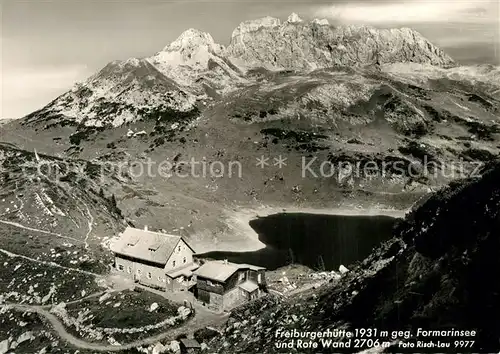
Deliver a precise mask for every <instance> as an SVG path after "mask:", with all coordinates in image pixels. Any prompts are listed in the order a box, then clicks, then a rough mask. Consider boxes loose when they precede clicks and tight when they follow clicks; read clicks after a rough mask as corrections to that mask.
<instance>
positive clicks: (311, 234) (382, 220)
mask: <svg viewBox="0 0 500 354" xmlns="http://www.w3.org/2000/svg"><path fill="white" fill-rule="evenodd" d="M397 220H398V219H396V218H393V217H389V216H351V215H322V214H305V213H280V214H275V215H270V216H266V217H260V218H258V219H254V220H252V221H251V222H250V226H251V227H252V228H253V229H254V230H255V231H256V232H257V234H258V235H259V240H260V241H262V242H263V243H264V244H266V247H265V248H263V249H261V250H258V251H254V252H209V253H205V254H202V255H199V257H201V258H210V259H227V260H229V261H230V262H235V263H250V264H255V265H259V266H262V267H266V268H267V269H269V270H274V269H276V268H279V267H282V266H285V265H289V264H291V263H299V264H302V265H305V266H308V267H310V268H313V269H320V270H323V269H324V270H337V269H338V267H339V265H341V264H343V265H345V266H348V265H349V264H352V263H354V262H356V261H358V260H363V259H364V258H365V257H367V256H368V255H369V254H370V252H371V251H372V249H373V248H374V247H377V246H378V245H380V243H381V242H382V241H384V240H387V239H389V238H390V237H391V236H392V228H393V226H394V224H395V222H396V221H397Z"/></svg>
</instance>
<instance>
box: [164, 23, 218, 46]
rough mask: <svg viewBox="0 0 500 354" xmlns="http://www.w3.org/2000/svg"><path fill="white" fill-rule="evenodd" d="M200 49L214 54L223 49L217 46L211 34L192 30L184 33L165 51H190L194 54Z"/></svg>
mask: <svg viewBox="0 0 500 354" xmlns="http://www.w3.org/2000/svg"><path fill="white" fill-rule="evenodd" d="M200 47H206V48H208V49H211V50H212V51H214V52H218V51H219V50H220V49H221V45H219V44H216V43H215V41H214V39H213V38H212V36H211V35H210V33H206V32H202V31H200V30H197V29H194V28H190V29H188V30H186V31H184V32H183V33H182V34H181V35H180V36H179V37H178V38H177V39H176V40H175V41H173V42H172V43H170V44H169V45H167V46H166V47H165V48H164V49H163V51H165V52H173V51H189V52H193V51H195V50H196V49H198V48H200Z"/></svg>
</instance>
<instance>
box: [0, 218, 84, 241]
mask: <svg viewBox="0 0 500 354" xmlns="http://www.w3.org/2000/svg"><path fill="white" fill-rule="evenodd" d="M0 223H2V224H6V225H10V226H14V227H18V228H20V229H25V230H28V231H34V232H39V233H42V234H46V235H51V236H55V237H60V238H65V239H67V240H71V241H74V242H79V243H82V242H83V241H82V240H79V239H77V238H74V237H70V236H63V235H61V234H56V233H54V232H50V231H45V230H40V229H35V228H33V227H29V226H24V225H21V224H19V223H17V222H13V221H7V220H0Z"/></svg>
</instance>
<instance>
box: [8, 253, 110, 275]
mask: <svg viewBox="0 0 500 354" xmlns="http://www.w3.org/2000/svg"><path fill="white" fill-rule="evenodd" d="M0 252H1V253H3V254H5V255H7V256H8V257H11V258H22V259H26V260H28V261H30V262H35V263H39V264H44V265H47V266H50V267H56V268H61V269H65V270H69V271H72V272H77V273H82V274H86V275H91V276H94V277H102V275H101V274H97V273H92V272H87V271H85V270H81V269H76V268H70V267H65V266H62V265H60V264H57V263H55V262H48V261H40V260H38V259H35V258H31V257H28V256H23V255H22V254H16V253H12V252H9V251H7V250H4V249H1V248H0Z"/></svg>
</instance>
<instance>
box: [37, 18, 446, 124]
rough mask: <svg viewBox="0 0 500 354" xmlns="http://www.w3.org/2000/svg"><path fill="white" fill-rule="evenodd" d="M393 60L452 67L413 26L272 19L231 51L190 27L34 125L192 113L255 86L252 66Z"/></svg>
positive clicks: (241, 36)
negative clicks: (167, 112) (144, 112)
mask: <svg viewBox="0 0 500 354" xmlns="http://www.w3.org/2000/svg"><path fill="white" fill-rule="evenodd" d="M394 62H416V63H425V64H433V65H441V66H447V65H451V64H453V60H452V59H451V58H450V57H449V56H447V55H446V54H445V53H444V52H443V51H441V50H440V49H438V48H437V47H435V46H434V45H432V44H431V43H430V42H429V41H427V40H426V39H425V38H423V37H422V36H421V35H420V34H419V33H417V32H415V31H413V30H410V29H407V28H403V29H391V30H378V29H375V28H372V27H366V26H341V27H334V26H330V25H329V23H328V21H327V20H317V19H316V20H313V21H311V22H305V21H303V20H302V19H301V18H300V17H299V16H298V15H297V14H292V15H290V17H289V18H288V20H287V21H285V22H283V23H281V21H280V20H279V19H277V18H272V17H265V18H262V19H259V20H254V21H246V22H243V23H241V24H240V25H239V26H238V27H237V28H236V29H235V30H234V31H233V33H232V37H231V42H230V44H229V46H228V47H227V48H224V46H222V45H220V44H217V43H215V41H214V39H213V38H212V36H211V35H210V34H208V33H204V32H201V31H198V30H195V29H188V30H187V31H185V32H184V33H182V34H181V35H180V36H179V37H178V38H177V39H176V40H175V41H173V42H172V43H171V44H169V45H167V46H166V47H165V48H163V50H161V51H160V52H158V53H156V54H154V55H153V56H151V57H149V58H145V59H135V58H132V59H128V60H125V61H115V62H112V63H110V64H108V65H107V66H106V67H105V68H103V69H102V70H101V71H100V72H99V73H97V74H96V75H94V76H92V77H91V78H89V79H88V80H87V81H85V82H84V83H82V84H78V85H76V86H75V87H74V88H73V89H72V90H71V91H69V92H67V93H65V94H63V95H62V96H60V97H59V98H57V99H56V100H54V101H53V102H51V103H50V104H49V105H47V106H46V107H44V108H43V109H42V110H40V111H37V112H35V113H33V114H31V115H30V116H29V117H28V121H33V120H40V119H41V120H48V119H52V120H54V119H56V120H61V119H62V120H65V119H69V120H70V121H73V122H77V123H83V124H85V125H87V126H106V125H113V126H119V125H122V124H124V123H126V122H131V121H136V120H138V119H142V118H143V115H142V114H141V111H142V110H144V109H145V108H150V109H153V110H155V111H159V110H160V111H161V110H163V109H168V110H178V111H181V112H186V111H189V110H192V109H194V107H195V106H196V104H197V102H206V101H207V100H210V99H214V98H217V97H219V95H221V94H226V93H228V92H231V91H234V90H236V89H238V88H240V87H241V86H245V85H248V84H252V83H254V81H253V80H252V79H251V78H249V77H247V76H246V75H245V74H244V73H245V72H246V71H247V70H248V69H249V68H255V67H266V68H268V69H272V70H282V69H292V70H298V71H303V70H311V69H317V68H326V67H331V66H334V65H351V66H353V65H354V66H356V65H366V64H377V63H378V64H383V63H394ZM52 124H53V123H52Z"/></svg>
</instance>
